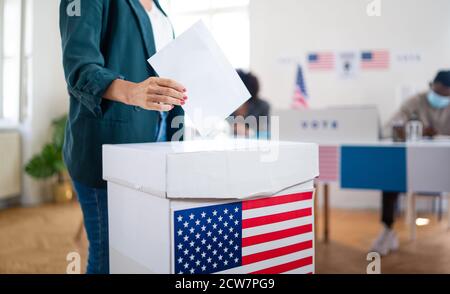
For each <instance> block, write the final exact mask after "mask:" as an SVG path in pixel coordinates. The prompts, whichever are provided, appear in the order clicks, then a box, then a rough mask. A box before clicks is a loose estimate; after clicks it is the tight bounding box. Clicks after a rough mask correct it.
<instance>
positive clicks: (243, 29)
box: [161, 0, 250, 69]
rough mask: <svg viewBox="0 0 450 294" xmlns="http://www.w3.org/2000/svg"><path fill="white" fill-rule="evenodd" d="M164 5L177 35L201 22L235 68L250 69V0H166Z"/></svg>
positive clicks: (163, 2)
mask: <svg viewBox="0 0 450 294" xmlns="http://www.w3.org/2000/svg"><path fill="white" fill-rule="evenodd" d="M161 2H162V3H161V4H166V8H167V11H168V13H169V16H170V19H171V21H172V23H173V26H174V29H175V33H176V35H179V34H181V33H182V32H184V31H185V30H186V29H188V28H189V27H190V26H191V25H193V24H194V23H195V22H196V21H198V20H199V19H202V20H203V21H204V22H205V24H206V25H207V26H208V28H209V29H210V30H211V32H212V33H213V35H214V37H215V39H216V40H217V42H218V43H219V45H220V47H221V48H222V49H223V51H224V53H225V55H226V56H227V58H228V60H229V61H230V62H231V64H232V65H233V66H234V67H236V68H244V69H248V68H249V64H250V23H249V14H248V6H249V0H195V1H186V0H166V1H161Z"/></svg>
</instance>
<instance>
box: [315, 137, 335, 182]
mask: <svg viewBox="0 0 450 294" xmlns="http://www.w3.org/2000/svg"><path fill="white" fill-rule="evenodd" d="M319 172H320V176H319V178H318V179H319V181H323V182H336V181H337V180H338V179H339V148H338V147H337V146H319Z"/></svg>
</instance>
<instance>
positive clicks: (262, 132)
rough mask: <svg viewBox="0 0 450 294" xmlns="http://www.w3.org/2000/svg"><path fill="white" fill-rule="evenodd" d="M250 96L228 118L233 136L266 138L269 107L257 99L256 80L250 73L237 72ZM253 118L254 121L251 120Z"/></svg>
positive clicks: (257, 82) (257, 84)
mask: <svg viewBox="0 0 450 294" xmlns="http://www.w3.org/2000/svg"><path fill="white" fill-rule="evenodd" d="M237 72H238V74H239V77H240V78H241V80H242V82H243V83H244V84H245V86H246V87H247V89H248V91H249V92H250V95H251V96H252V97H251V98H250V99H249V100H248V101H247V102H246V103H244V104H242V106H241V107H239V108H238V109H237V110H236V111H235V112H233V114H232V115H231V116H230V117H229V119H228V121H229V122H230V123H232V129H233V135H234V136H239V137H246V138H252V137H253V138H262V139H267V138H268V131H269V115H270V105H269V103H267V102H266V101H264V100H262V99H261V98H260V97H259V81H258V78H257V77H256V76H255V75H253V74H252V73H250V72H248V73H247V72H244V71H243V70H238V71H237ZM252 118H254V119H252Z"/></svg>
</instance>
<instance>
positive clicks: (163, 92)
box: [148, 86, 186, 100]
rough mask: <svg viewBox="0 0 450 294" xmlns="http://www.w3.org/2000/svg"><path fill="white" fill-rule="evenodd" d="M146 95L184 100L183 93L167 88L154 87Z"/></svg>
mask: <svg viewBox="0 0 450 294" xmlns="http://www.w3.org/2000/svg"><path fill="white" fill-rule="evenodd" d="M148 94H157V95H163V96H168V97H173V98H176V99H179V100H184V99H185V98H186V95H185V94H184V93H183V92H179V91H177V90H175V89H172V88H168V87H161V86H155V87H151V88H149V89H148Z"/></svg>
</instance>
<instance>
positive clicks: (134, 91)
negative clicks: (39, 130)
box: [60, 0, 185, 117]
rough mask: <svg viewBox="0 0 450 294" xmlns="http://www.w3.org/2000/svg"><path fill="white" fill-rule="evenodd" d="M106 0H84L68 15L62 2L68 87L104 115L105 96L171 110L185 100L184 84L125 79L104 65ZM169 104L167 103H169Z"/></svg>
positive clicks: (157, 80) (90, 107)
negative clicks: (71, 14)
mask: <svg viewBox="0 0 450 294" xmlns="http://www.w3.org/2000/svg"><path fill="white" fill-rule="evenodd" d="M105 3H107V2H106V1H105V0H89V1H83V5H81V14H80V16H69V15H68V14H67V6H68V5H69V4H70V2H69V1H61V3H60V32H61V41H62V49H63V66H64V74H65V77H66V82H67V88H68V90H69V93H70V94H71V96H72V97H74V98H75V99H77V100H79V101H80V103H81V104H83V105H84V106H85V107H86V108H87V109H89V110H90V111H91V112H92V113H93V114H94V115H95V116H99V117H101V115H102V110H101V107H100V104H101V101H102V99H103V98H106V99H110V100H114V101H118V102H122V103H126V104H129V105H135V106H140V107H142V108H145V109H150V110H162V111H164V110H166V111H167V110H170V109H172V106H171V105H182V104H184V100H185V99H184V98H185V94H184V92H185V91H184V87H182V86H181V85H179V84H178V83H176V82H173V81H170V80H167V79H161V78H156V77H152V78H149V79H147V80H145V81H143V82H141V83H132V82H128V81H124V80H123V78H124V77H123V76H121V75H120V73H116V72H114V71H112V70H110V69H108V68H106V67H105V60H104V56H103V54H102V52H101V50H100V44H101V32H102V26H103V23H104V22H103V10H104V9H105V7H104V5H106V4H105ZM167 104H168V105H167Z"/></svg>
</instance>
